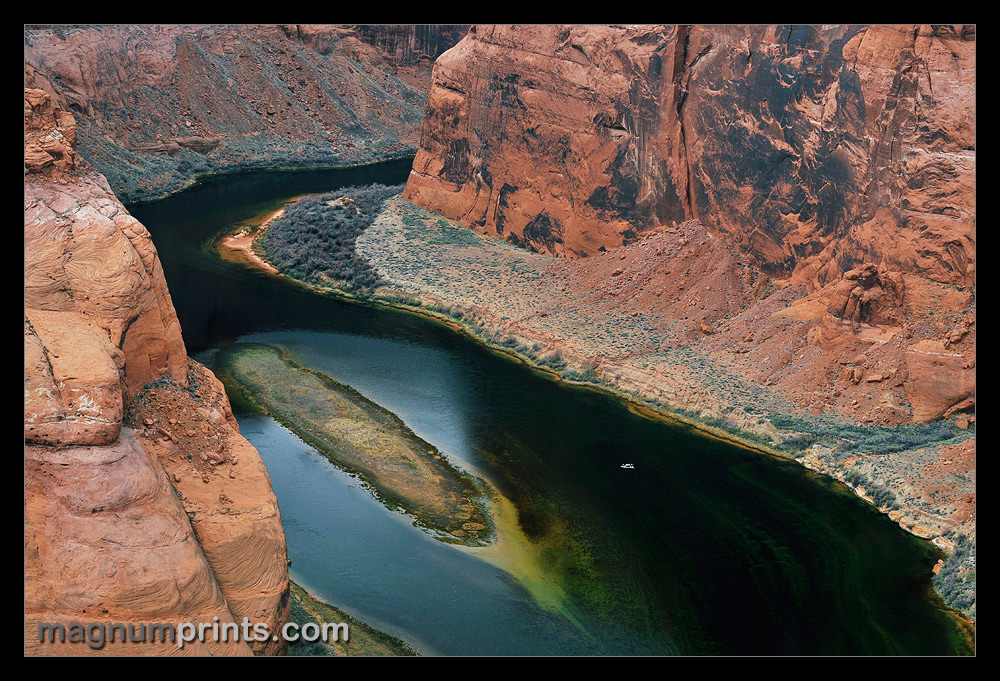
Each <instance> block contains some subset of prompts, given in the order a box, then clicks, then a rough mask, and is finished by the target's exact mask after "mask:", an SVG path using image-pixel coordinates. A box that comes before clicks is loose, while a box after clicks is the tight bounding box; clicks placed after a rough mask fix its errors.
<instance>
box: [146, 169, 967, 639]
mask: <svg viewBox="0 0 1000 681" xmlns="http://www.w3.org/2000/svg"><path fill="white" fill-rule="evenodd" d="M408 167H409V163H408V162H401V163H394V164H386V165H382V166H375V167H368V168H361V169H351V170H340V171H325V172H312V173H296V174H283V173H274V174H269V175H268V174H258V175H244V176H234V177H229V178H225V179H220V180H219V181H216V182H213V183H209V184H205V185H202V186H199V187H196V188H193V189H190V190H188V191H185V192H183V193H181V194H178V195H175V196H173V197H171V198H168V199H165V200H163V201H159V202H156V203H150V204H144V205H141V206H134V207H132V212H133V213H134V214H135V216H136V217H137V218H139V219H140V220H141V221H142V222H143V223H144V224H145V225H146V226H147V227H148V228H149V230H150V232H152V234H153V239H154V241H155V243H156V246H157V249H158V250H159V253H160V258H161V261H162V263H163V268H164V271H165V274H166V278H167V282H168V285H169V287H170V292H171V294H172V297H173V302H174V305H175V307H176V308H177V313H178V316H179V317H180V321H181V326H182V329H183V332H184V337H185V340H186V342H187V344H188V350H189V352H190V353H191V354H192V355H194V356H196V357H198V358H199V359H201V360H202V361H203V362H205V363H206V364H208V365H209V366H211V365H212V360H213V357H214V352H213V351H214V349H217V348H219V347H224V346H226V345H228V344H230V343H233V342H238V341H255V342H274V343H280V344H282V345H284V346H286V347H288V348H289V349H290V350H292V352H293V353H294V354H295V356H296V357H297V359H298V361H300V362H302V363H304V364H306V365H309V366H312V367H314V368H316V369H318V370H320V371H322V372H324V373H326V374H328V375H329V376H331V377H333V378H334V379H336V380H338V381H340V382H342V383H346V384H348V385H351V386H352V387H354V388H355V389H357V390H359V391H360V392H361V393H363V394H364V395H365V396H366V397H368V398H369V399H371V400H373V401H375V402H377V403H378V404H380V405H382V406H383V407H385V408H386V409H389V410H390V411H393V412H395V413H396V414H398V415H399V416H400V418H402V419H403V420H404V421H405V422H406V423H407V425H409V426H410V427H411V428H412V429H413V430H414V431H415V432H416V433H417V434H418V435H420V436H421V437H422V438H424V439H425V440H427V441H429V442H431V443H432V444H434V445H435V446H437V447H439V448H440V449H441V450H442V451H443V452H445V453H446V454H447V455H448V457H449V458H450V459H451V460H452V461H453V462H455V463H456V464H457V465H461V466H463V467H465V468H467V469H468V470H470V471H472V472H474V473H477V474H479V475H481V476H483V477H486V478H487V479H489V480H490V481H491V482H492V483H493V484H494V485H496V487H497V488H498V489H500V490H501V491H502V493H503V494H504V496H505V497H507V498H508V499H509V500H510V501H511V502H512V503H513V504H514V505H515V506H516V509H517V513H518V517H519V520H520V525H521V527H522V528H523V530H524V532H525V534H526V535H527V536H528V537H530V538H531V539H532V540H533V542H534V546H535V550H534V556H535V558H536V560H537V562H538V564H540V565H541V569H542V572H543V573H544V575H543V576H544V578H545V579H547V580H550V581H551V582H552V583H555V584H558V585H559V587H560V589H561V592H562V593H563V594H564V598H563V600H562V604H561V606H560V607H559V608H555V609H553V608H545V607H541V606H540V605H538V604H537V602H536V600H535V599H533V598H532V596H531V594H530V593H529V592H528V590H526V589H525V588H524V587H522V586H521V584H520V583H519V582H518V581H517V580H515V579H513V578H512V577H511V576H510V575H509V574H508V573H507V572H505V571H503V570H501V569H499V568H497V567H494V566H493V565H492V564H490V563H488V562H487V561H485V560H483V559H482V558H480V557H477V556H474V555H470V554H469V553H467V552H465V551H463V550H461V549H457V548H454V547H451V546H448V545H446V544H443V543H441V542H439V541H436V540H434V539H433V538H431V537H429V536H428V535H427V534H425V533H424V532H422V531H420V530H419V529H417V528H415V527H413V526H412V524H411V523H410V522H409V520H408V519H407V518H406V517H405V516H402V515H400V514H398V513H395V512H392V511H389V510H387V509H385V508H384V507H383V506H382V505H381V504H380V503H379V502H377V501H376V500H375V499H374V498H373V497H372V496H371V494H370V493H369V492H368V491H367V490H365V489H364V488H363V487H361V486H360V484H359V483H358V482H357V481H356V480H354V479H353V478H351V477H349V476H347V475H344V474H343V473H341V472H339V471H338V470H337V469H335V468H334V467H333V466H332V465H331V464H330V463H329V462H328V461H327V460H326V459H325V458H323V457H321V456H320V455H319V454H317V452H315V451H314V450H312V449H311V448H310V447H309V446H307V445H305V444H304V443H303V442H302V441H301V440H299V439H298V438H297V437H296V436H295V435H294V434H292V433H290V432H289V431H287V430H286V429H284V428H283V427H282V426H280V425H279V424H277V423H276V422H274V421H273V420H272V419H270V418H268V417H266V416H262V415H259V414H254V413H251V412H249V411H246V410H243V409H241V408H240V407H239V405H236V409H237V418H238V420H239V422H240V425H241V428H242V429H243V433H244V435H245V436H246V437H247V438H248V439H249V440H250V441H251V442H252V443H253V444H254V445H255V446H256V447H257V448H258V449H259V450H260V452H261V454H262V456H263V457H264V460H265V462H266V464H267V466H268V470H269V471H270V474H271V478H272V482H273V484H274V488H275V492H276V494H277V496H278V501H279V503H280V506H281V512H282V516H283V520H284V524H285V529H286V533H287V536H288V548H289V554H290V556H291V558H292V559H293V564H292V575H293V577H294V578H295V579H296V580H298V581H300V582H301V583H302V584H303V585H304V586H306V587H307V588H309V589H310V590H311V591H312V592H313V593H314V594H316V595H317V596H319V597H320V598H322V599H324V600H327V601H329V602H330V603H332V604H333V605H336V606H338V607H341V608H343V609H345V610H347V611H348V612H350V613H351V614H353V615H356V616H357V617H359V618H360V619H363V620H366V621H368V622H369V623H371V624H373V625H375V626H377V627H380V628H382V629H384V630H387V631H389V632H391V633H393V634H396V635H398V636H400V637H402V638H404V639H405V640H407V641H408V642H410V643H411V644H412V645H413V646H414V647H415V648H416V649H418V650H419V651H421V652H424V653H437V654H517V653H522V654H563V653H591V654H606V653H607V654H633V653H637V654H642V653H665V654H669V653H686V654H949V653H966V652H969V650H968V644H967V643H966V640H965V637H964V635H963V634H962V631H961V629H960V628H959V626H958V625H957V623H956V620H955V619H954V618H953V617H952V616H951V615H950V614H948V613H947V612H946V611H944V610H942V609H941V606H940V604H939V601H938V600H937V599H936V598H935V597H934V596H933V594H932V593H931V591H930V575H931V567H932V566H933V564H934V562H935V561H936V559H937V556H936V554H935V552H934V550H933V548H932V547H931V546H930V545H929V544H927V543H926V542H922V541H919V540H917V539H915V538H913V537H911V536H909V535H907V534H906V533H904V532H903V531H901V530H900V529H899V528H898V527H896V526H895V525H894V524H892V523H891V522H889V521H888V520H887V519H886V518H885V517H883V516H881V515H880V514H878V513H877V512H876V511H875V510H874V509H872V508H870V507H869V506H867V505H866V504H864V503H863V502H861V501H860V500H858V499H857V498H855V497H854V496H853V495H852V494H850V493H849V492H847V491H846V490H844V489H843V488H841V487H839V486H838V485H836V484H834V483H833V482H832V481H830V480H828V479H825V478H822V477H820V476H818V475H815V474H813V473H811V472H809V471H807V470H805V469H803V468H802V467H800V466H798V465H797V464H794V463H791V462H786V461H782V460H776V459H772V458H769V457H766V456H762V455H760V454H756V453H753V452H748V451H746V450H743V449H741V448H738V447H735V446H732V445H729V444H726V443H724V442H720V441H717V440H713V439H709V438H705V437H702V436H699V435H698V434H697V433H694V432H692V431H690V430H688V429H686V428H683V427H674V426H671V425H668V424H666V423H663V422H659V421H654V420H650V419H646V418H643V417H641V416H637V415H635V414H633V413H632V412H630V411H629V410H628V409H627V407H626V406H625V405H623V404H622V403H621V402H619V401H618V400H615V399H613V398H610V397H607V396H605V395H601V394H598V393H595V392H592V391H587V390H584V389H577V388H572V387H569V386H565V385H562V384H560V383H558V382H556V381H553V380H550V379H548V378H545V377H543V376H540V375H538V374H537V373H535V372H532V371H531V370H529V369H528V368H526V367H524V366H522V365H520V364H517V363H515V362H512V361H510V360H508V359H506V358H504V357H501V356H498V355H496V354H494V353H491V352H489V351H487V350H485V349H484V348H483V347H481V346H479V345H477V344H476V343H474V342H473V341H471V340H469V339H466V338H464V337H462V336H460V335H459V334H457V333H455V332H453V331H451V330H450V329H447V328H445V327H443V326H441V325H438V324H435V323H433V322H430V321H428V320H425V319H422V318H419V317H416V316H414V315H409V314H405V313H400V312H396V311H393V310H389V309H384V308H377V307H371V306H365V305H359V304H354V303H350V302H344V301H339V300H336V299H333V298H330V297H326V296H321V295H317V294H313V293H311V292H309V291H306V290H304V289H302V288H300V287H296V286H293V285H290V284H288V283H287V282H283V281H280V280H277V279H275V278H273V277H268V276H265V275H263V274H260V273H258V272H255V271H252V270H250V269H248V268H246V267H243V266H240V265H236V264H232V263H227V262H224V261H222V260H221V259H220V258H218V257H217V256H216V255H214V254H213V253H212V252H211V249H209V248H206V247H205V244H206V243H207V242H208V241H209V240H210V239H211V238H212V237H213V236H214V235H216V234H218V233H219V231H220V230H222V229H225V228H228V227H229V226H231V225H233V224H238V223H240V222H241V221H245V220H247V219H249V218H250V217H252V216H254V215H257V214H259V213H261V212H262V211H264V210H267V209H270V208H272V207H277V206H278V205H280V202H281V201H282V200H285V199H287V198H289V197H292V196H295V195H299V194H303V193H308V192H317V191H327V190H332V189H336V188H338V187H341V186H345V185H350V184H362V183H370V182H373V181H380V182H383V183H386V184H391V183H398V182H401V181H402V180H403V179H405V177H406V173H407V170H408ZM623 463H631V464H633V465H634V466H635V468H634V469H632V470H628V469H622V468H621V467H620V466H621V464H623Z"/></svg>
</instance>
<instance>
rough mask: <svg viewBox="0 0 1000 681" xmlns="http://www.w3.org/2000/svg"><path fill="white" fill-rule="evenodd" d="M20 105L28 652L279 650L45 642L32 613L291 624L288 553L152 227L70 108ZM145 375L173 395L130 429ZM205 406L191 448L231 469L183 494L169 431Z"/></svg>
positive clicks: (258, 465)
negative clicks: (224, 460)
mask: <svg viewBox="0 0 1000 681" xmlns="http://www.w3.org/2000/svg"><path fill="white" fill-rule="evenodd" d="M24 101H25V178H24V189H25V231H24V246H25V289H24V360H25V361H24V381H25V412H24V438H25V457H24V460H25V502H24V522H25V530H24V556H25V630H24V645H25V650H26V652H28V653H29V654H40V655H43V654H96V653H100V654H125V655H135V654H213V655H215V654H226V655H229V654H235V655H239V654H243V655H249V654H251V653H257V654H269V653H272V654H273V653H280V652H283V650H284V644H283V643H282V642H273V641H266V642H259V643H258V642H251V643H249V644H248V643H247V642H244V641H229V642H227V643H223V642H216V641H211V640H207V641H204V642H200V643H192V644H190V645H188V646H185V647H184V648H183V649H181V648H178V647H177V646H176V645H175V644H173V643H157V644H149V643H147V644H137V643H121V642H117V643H113V644H112V643H108V644H107V645H105V646H104V647H102V648H100V649H92V648H91V647H90V646H88V645H87V644H86V643H66V644H62V645H53V644H51V643H40V642H39V641H38V629H37V625H38V623H40V622H58V623H63V624H68V623H70V622H81V623H112V622H123V623H139V622H148V623H174V624H178V623H182V622H192V623H199V622H207V623H212V622H214V621H218V622H220V623H227V622H242V620H243V618H244V617H247V618H249V619H250V621H251V622H253V623H257V622H263V623H265V624H267V625H268V626H269V627H270V629H271V631H276V630H277V628H278V627H279V626H280V625H281V624H283V623H284V622H285V621H287V617H288V608H289V601H288V562H287V555H286V550H285V538H284V532H283V530H282V527H281V517H280V515H279V514H278V509H277V502H276V500H275V498H274V493H273V492H272V490H271V485H270V480H269V478H268V477H267V472H266V470H265V469H264V465H263V462H262V461H261V459H260V455H259V454H258V453H257V451H256V450H255V449H254V448H253V447H252V446H251V445H250V444H249V443H248V442H247V441H246V440H245V439H243V438H242V437H241V436H240V435H239V432H238V429H237V428H236V425H235V421H234V420H233V419H232V414H231V412H230V411H229V403H228V400H227V399H226V396H225V393H224V391H223V390H222V387H221V384H219V382H218V381H217V380H215V378H214V376H212V375H211V372H209V371H208V370H207V369H205V368H204V367H201V366H200V365H198V364H197V363H195V362H191V361H190V360H189V359H188V357H187V353H186V350H185V348H184V342H183V339H182V338H181V333H180V325H179V324H178V322H177V316H176V314H175V313H174V309H173V305H172V303H171V300H170V294H169V292H168V291H167V286H166V282H165V281H164V279H163V274H162V270H161V268H160V263H159V260H158V258H157V255H156V250H155V248H154V247H153V244H152V241H151V240H150V237H149V233H148V232H147V231H146V229H145V228H144V227H143V226H142V225H141V224H140V223H139V222H138V221H136V220H135V219H134V218H133V217H132V216H131V215H129V214H128V211H127V210H125V208H124V206H122V205H121V203H119V202H118V200H117V199H116V198H115V196H114V194H112V193H111V191H110V189H109V188H108V185H107V182H106V181H105V180H104V178H103V176H101V175H100V174H99V173H97V172H96V171H95V170H93V169H92V168H90V167H89V165H88V164H87V163H86V162H85V161H82V160H81V159H79V157H78V156H77V155H76V153H75V151H74V150H73V148H72V139H73V137H72V131H73V130H74V129H75V125H74V124H73V123H72V116H70V115H68V113H67V112H66V111H65V110H64V109H62V108H61V107H60V106H59V105H58V104H57V103H56V102H55V101H54V100H53V99H52V97H51V96H50V95H49V94H48V93H46V92H44V91H42V90H40V89H35V88H26V89H25V98H24ZM46 140H53V141H54V142H53V143H50V142H48V141H46ZM57 145H62V146H57ZM43 152H44V154H47V155H48V159H46V158H44V157H43V156H42V153H43ZM151 385H152V386H157V387H158V388H159V389H161V390H165V391H167V390H168V391H172V393H173V394H176V395H180V396H182V398H177V399H172V400H164V399H161V401H160V402H159V403H158V404H156V405H154V406H152V407H148V406H143V407H142V410H141V411H142V415H143V417H142V420H141V421H138V422H137V420H136V419H137V417H136V414H137V412H139V411H140V410H139V407H138V406H137V405H140V404H141V405H145V402H144V400H146V399H147V398H148V394H149V390H150V386H151ZM199 410H201V411H203V412H204V414H206V415H207V416H204V417H203V418H202V420H205V421H211V422H212V424H213V425H212V426H211V427H208V428H205V429H202V430H201V431H199V432H198V435H199V438H198V439H197V440H191V441H190V442H188V443H187V447H188V450H191V451H195V450H199V451H200V452H212V453H217V452H219V451H226V452H231V453H232V457H233V458H234V459H236V460H238V461H239V464H240V469H239V470H240V473H239V474H236V473H234V472H233V471H231V470H229V468H231V465H230V466H227V467H226V469H225V470H221V469H216V468H215V467H212V468H211V469H206V470H205V471H203V472H202V474H200V475H199V476H198V477H197V487H196V488H195V489H191V488H190V487H189V486H188V485H189V483H190V482H191V481H192V480H194V479H195V478H193V477H191V476H188V479H187V480H185V478H184V477H182V475H183V474H182V472H181V471H183V470H185V463H186V462H188V461H189V459H186V458H185V459H184V460H183V461H181V460H180V459H179V458H178V456H177V453H176V452H174V451H172V449H171V447H172V445H173V444H174V443H176V440H173V439H171V437H167V438H166V440H165V441H164V437H163V433H162V429H163V425H166V424H169V427H170V428H174V429H176V430H178V431H180V430H183V431H184V432H189V431H192V429H193V427H194V426H195V425H196V422H198V421H199V418H198V415H199V414H201V411H199ZM147 419H148V420H149V422H150V425H156V424H162V425H159V426H158V427H157V428H153V429H150V428H147V427H145V421H146V420H147ZM165 451H166V453H165ZM192 458H193V457H192ZM229 463H230V464H232V461H230V462H229ZM223 485H225V491H221V488H222V486H223ZM223 495H224V496H225V497H226V502H225V503H223V500H222V496H223ZM209 498H211V503H210V502H209V501H206V499H209ZM234 509H235V510H234ZM216 618H217V620H216Z"/></svg>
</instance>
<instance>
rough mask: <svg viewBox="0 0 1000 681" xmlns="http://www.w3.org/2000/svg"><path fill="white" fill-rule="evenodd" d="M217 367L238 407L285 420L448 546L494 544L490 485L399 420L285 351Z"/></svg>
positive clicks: (258, 352)
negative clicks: (487, 492)
mask: <svg viewBox="0 0 1000 681" xmlns="http://www.w3.org/2000/svg"><path fill="white" fill-rule="evenodd" d="M217 361H218V368H219V370H220V371H219V373H220V376H221V378H222V380H223V381H224V382H225V383H226V384H227V386H228V387H229V389H230V392H231V393H232V394H234V395H235V396H237V398H238V399H241V400H243V401H244V402H247V403H249V404H252V405H254V406H255V407H256V408H257V409H258V410H260V411H262V412H263V413H265V414H267V415H268V416H271V417H273V418H275V419H276V420H278V421H279V422H280V423H282V424H283V425H285V426H286V427H287V428H289V429H290V430H292V431H293V432H294V433H296V435H298V436H299V437H300V438H302V439H303V440H304V441H305V442H308V443H309V444H310V445H311V446H313V447H315V448H316V449H317V450H318V451H319V452H320V453H322V454H323V455H325V456H326V457H327V458H328V459H330V461H331V462H332V463H334V464H335V465H336V466H338V467H339V468H341V469H343V470H345V471H347V472H349V473H351V474H352V475H355V476H357V477H358V478H359V479H361V480H362V481H364V482H365V484H367V485H368V487H369V488H370V489H371V490H372V492H373V493H374V494H375V495H376V496H377V497H378V498H379V499H380V500H382V501H383V502H384V503H386V504H388V505H389V506H390V507H398V508H400V509H402V510H403V511H404V512H405V513H407V514H408V515H410V516H411V517H412V518H413V520H414V522H415V523H418V524H419V525H421V526H422V527H424V528H426V529H428V530H429V531H430V532H431V533H432V534H433V535H434V536H435V537H437V538H438V539H440V540H441V541H445V542H448V543H461V544H467V545H473V546H475V545H483V544H488V543H489V542H490V540H491V537H492V534H493V533H492V530H491V527H492V522H491V521H490V519H489V518H488V514H487V512H486V510H485V504H486V499H485V496H484V492H483V491H482V483H477V482H476V481H474V480H473V479H472V478H471V477H470V476H469V475H468V474H466V473H464V472H462V471H459V470H458V469H456V468H454V467H453V466H452V465H451V464H450V463H449V462H448V460H447V459H446V458H444V457H443V455H442V454H441V453H440V452H439V451H438V450H437V449H436V448H435V447H433V446H431V445H430V444H428V443H427V442H424V441H423V440H421V439H420V438H418V437H417V436H416V435H415V434H414V433H413V432H412V431H411V430H410V429H409V428H407V427H406V426H405V424H403V422H402V421H400V419H399V418H398V417H396V416H395V415H394V414H392V413H390V412H388V411H386V410H385V409H382V408H381V407H379V406H378V405H376V404H375V403H373V402H371V401H369V400H367V399H366V398H364V397H363V396H362V395H361V394H359V393H357V392H356V391H354V390H352V389H351V388H349V387H347V386H344V385H341V384H340V383H337V382H336V381H334V380H332V379H330V378H329V377H328V376H325V375H323V374H321V373H319V372H317V371H315V370H312V369H308V368H306V367H304V366H302V365H301V364H298V363H297V362H295V361H294V359H293V358H292V357H291V356H290V354H289V353H288V352H287V351H286V350H284V349H282V348H279V347H275V346H271V345H258V344H248V343H244V344H236V345H234V346H230V347H228V348H226V349H225V350H223V351H221V352H220V354H219V357H218V360H217Z"/></svg>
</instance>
